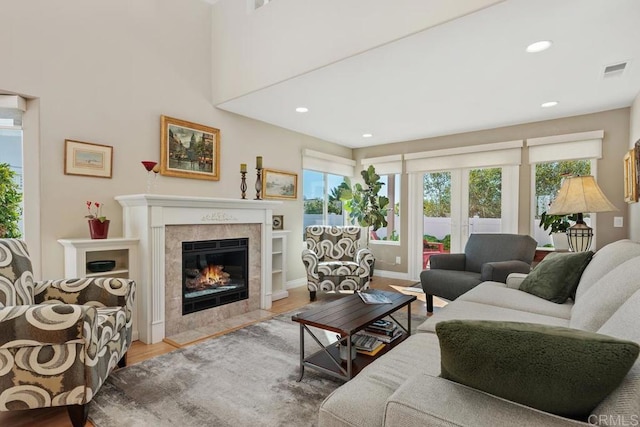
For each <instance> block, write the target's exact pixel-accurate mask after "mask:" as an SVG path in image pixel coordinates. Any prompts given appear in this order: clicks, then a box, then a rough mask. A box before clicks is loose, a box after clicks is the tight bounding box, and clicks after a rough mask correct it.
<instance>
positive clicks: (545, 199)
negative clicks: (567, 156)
mask: <svg viewBox="0 0 640 427" xmlns="http://www.w3.org/2000/svg"><path fill="white" fill-rule="evenodd" d="M534 173H535V178H534V182H535V193H534V196H533V197H534V204H535V215H534V238H535V239H536V241H537V242H538V246H551V245H552V243H551V236H549V231H548V230H547V231H545V230H543V229H542V228H541V227H540V215H542V212H545V211H546V210H548V209H549V205H551V202H553V199H554V198H555V196H556V194H557V193H558V190H560V187H561V185H562V178H563V177H564V176H567V175H569V176H570V175H591V160H563V161H559V162H545V163H536V165H535V169H534ZM588 218H589V215H588V213H585V214H584V219H585V222H586V223H587V224H589V225H590V219H588Z"/></svg>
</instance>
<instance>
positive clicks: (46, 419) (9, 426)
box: [0, 277, 427, 427]
mask: <svg viewBox="0 0 640 427" xmlns="http://www.w3.org/2000/svg"><path fill="white" fill-rule="evenodd" d="M413 283H415V282H413V281H407V280H399V279H387V278H382V277H374V280H373V281H372V282H371V286H372V287H373V288H374V289H382V290H387V291H392V292H395V290H394V289H392V288H390V287H389V285H399V286H409V285H412V284H413ZM321 298H322V293H318V299H321ZM308 303H309V292H308V291H307V287H306V286H303V287H299V288H295V289H290V290H289V297H288V298H285V299H282V300H278V301H274V303H273V306H272V307H271V310H270V311H271V312H273V313H274V315H275V314H281V313H286V312H288V311H292V310H296V309H298V308H300V307H303V306H305V305H306V304H308ZM411 311H412V313H415V314H420V315H423V316H426V314H427V307H426V304H425V303H424V302H422V301H415V302H414V303H413V304H412V305H411ZM174 350H176V347H174V346H172V345H171V344H167V343H165V342H161V343H157V344H143V343H141V342H140V341H134V342H133V344H132V345H131V348H130V349H129V353H128V355H127V363H128V364H129V365H132V364H135V363H139V362H142V361H143V360H147V359H150V358H152V357H156V356H159V355H161V354H165V353H168V352H170V351H174ZM70 425H71V423H70V421H69V417H68V416H67V410H66V408H44V409H30V410H25V411H10V412H0V426H2V427H68V426H70ZM87 426H91V427H93V424H92V423H91V422H90V421H89V422H87Z"/></svg>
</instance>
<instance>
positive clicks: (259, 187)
mask: <svg viewBox="0 0 640 427" xmlns="http://www.w3.org/2000/svg"><path fill="white" fill-rule="evenodd" d="M256 175H257V177H256V198H255V200H262V196H261V193H262V168H256Z"/></svg>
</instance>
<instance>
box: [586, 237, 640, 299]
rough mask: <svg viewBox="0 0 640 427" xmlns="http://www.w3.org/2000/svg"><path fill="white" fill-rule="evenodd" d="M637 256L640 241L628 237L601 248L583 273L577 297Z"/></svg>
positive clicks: (639, 253)
mask: <svg viewBox="0 0 640 427" xmlns="http://www.w3.org/2000/svg"><path fill="white" fill-rule="evenodd" d="M637 256H640V243H636V242H633V241H631V240H628V239H623V240H618V241H615V242H613V243H609V244H608V245H606V246H604V247H603V248H601V249H599V250H598V251H597V252H596V253H595V255H594V256H593V262H591V263H589V265H588V266H587V268H585V269H584V272H583V273H582V277H581V278H580V283H579V284H578V289H576V297H575V299H576V300H578V299H580V297H581V296H582V295H584V294H585V293H586V292H587V290H588V289H589V288H590V287H591V286H593V285H594V284H595V283H596V282H597V281H598V280H599V279H600V278H601V277H602V276H604V275H605V274H607V273H608V272H610V271H611V270H613V269H614V268H616V267H617V266H618V265H620V264H622V263H623V262H625V261H626V260H628V259H631V258H635V257H637Z"/></svg>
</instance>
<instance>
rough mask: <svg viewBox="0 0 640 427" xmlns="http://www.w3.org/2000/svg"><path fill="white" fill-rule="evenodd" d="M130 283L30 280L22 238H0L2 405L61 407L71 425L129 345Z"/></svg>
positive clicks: (82, 417)
mask: <svg viewBox="0 0 640 427" xmlns="http://www.w3.org/2000/svg"><path fill="white" fill-rule="evenodd" d="M134 294H135V283H134V282H133V281H132V280H127V279H116V278H84V279H69V280H48V281H42V282H35V281H34V280H33V273H32V268H31V261H30V259H29V254H28V252H27V247H26V245H25V243H24V242H22V241H20V240H17V239H0V411H11V410H19V409H32V408H43V407H50V406H67V409H68V412H69V417H70V418H71V423H72V424H73V426H74V427H75V426H83V425H84V424H85V422H86V420H87V415H88V406H89V405H88V403H89V402H90V401H91V399H92V398H93V396H94V395H95V394H96V393H97V391H98V390H99V389H100V387H101V386H102V384H103V382H104V381H105V379H106V378H107V375H108V374H109V373H110V372H111V371H112V370H113V369H114V368H115V367H116V366H125V365H126V352H127V350H128V349H129V346H130V345H131V326H132V308H133V299H134Z"/></svg>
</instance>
